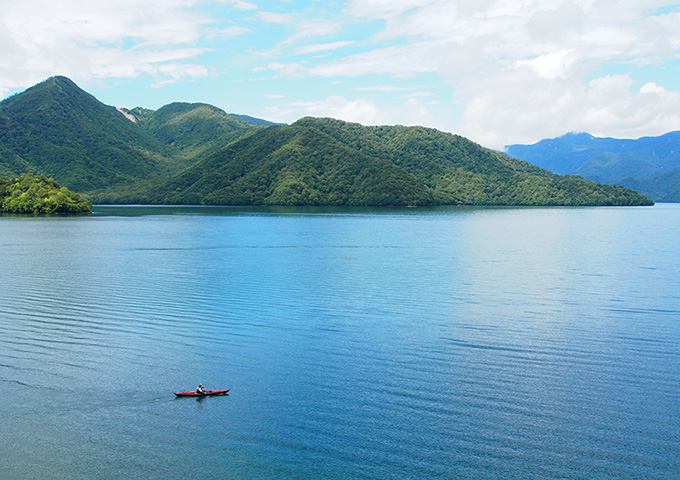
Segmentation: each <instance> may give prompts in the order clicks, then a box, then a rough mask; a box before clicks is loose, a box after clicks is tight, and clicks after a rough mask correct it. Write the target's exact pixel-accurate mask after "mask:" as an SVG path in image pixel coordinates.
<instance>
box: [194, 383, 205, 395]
mask: <svg viewBox="0 0 680 480" xmlns="http://www.w3.org/2000/svg"><path fill="white" fill-rule="evenodd" d="M196 393H201V394H204V395H205V385H200V384H199V385H198V388H197V389H196Z"/></svg>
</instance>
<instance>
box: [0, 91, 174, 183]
mask: <svg viewBox="0 0 680 480" xmlns="http://www.w3.org/2000/svg"><path fill="white" fill-rule="evenodd" d="M0 146H1V147H0V155H1V157H0V161H1V162H2V165H3V169H2V170H3V171H4V173H13V174H20V173H23V172H25V171H29V172H40V173H43V174H45V175H48V176H51V177H53V178H55V179H56V180H57V181H59V182H60V183H61V184H63V185H65V186H67V187H68V188H70V189H72V190H76V191H80V192H87V191H90V190H95V189H98V188H104V187H106V188H111V187H115V186H116V185H119V184H124V183H129V182H132V181H135V180H137V179H139V178H149V177H153V176H157V175H159V174H161V173H163V172H166V171H168V169H169V168H171V167H172V166H173V165H174V164H175V163H176V162H175V161H174V160H172V159H171V158H170V157H168V156H167V155H165V154H164V148H163V145H162V144H161V143H160V142H159V141H157V140H155V139H154V138H153V137H151V136H150V135H148V134H147V133H145V132H144V131H143V130H141V129H140V128H138V127H137V126H136V125H135V124H134V123H132V122H130V121H129V120H128V119H126V118H125V117H124V116H123V115H121V113H120V112H118V111H117V110H116V109H115V108H113V107H109V106H106V105H104V104H102V103H101V102H99V101H98V100H97V99H96V98H94V97H93V96H91V95H89V94H88V93H86V92H84V91H83V90H81V89H80V88H79V87H78V86H77V85H76V84H74V83H73V82H72V81H71V80H69V79H68V78H65V77H52V78H49V79H48V80H46V81H44V82H42V83H39V84H38V85H36V86H34V87H31V88H29V89H28V90H26V91H25V92H23V93H21V94H18V95H14V96H12V97H10V98H8V99H5V100H3V101H2V102H0Z"/></svg>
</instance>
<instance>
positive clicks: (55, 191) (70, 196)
mask: <svg viewBox="0 0 680 480" xmlns="http://www.w3.org/2000/svg"><path fill="white" fill-rule="evenodd" d="M91 209H92V204H91V203H90V202H89V201H88V200H87V199H86V198H85V197H83V196H82V195H79V194H77V193H74V192H72V191H70V190H69V189H67V188H66V187H61V186H60V185H59V184H58V183H57V182H55V181H54V180H52V179H51V178H47V177H45V176H43V175H39V176H35V175H32V174H30V173H26V174H24V175H21V176H20V177H13V178H2V177H0V212H2V213H28V214H56V213H87V212H90V211H91Z"/></svg>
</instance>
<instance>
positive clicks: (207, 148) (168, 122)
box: [128, 103, 252, 166]
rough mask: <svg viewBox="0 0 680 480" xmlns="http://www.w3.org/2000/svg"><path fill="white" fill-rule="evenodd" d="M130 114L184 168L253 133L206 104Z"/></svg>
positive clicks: (173, 106) (189, 104) (239, 122)
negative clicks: (178, 160)
mask: <svg viewBox="0 0 680 480" xmlns="http://www.w3.org/2000/svg"><path fill="white" fill-rule="evenodd" d="M128 113H129V114H130V115H132V116H133V117H134V118H135V121H136V122H137V123H139V125H140V126H141V127H142V129H143V130H145V131H146V132H148V133H149V134H150V135H151V136H153V137H154V138H155V139H156V140H158V141H160V142H161V143H162V144H163V145H165V146H167V147H168V149H169V153H170V154H171V155H172V156H173V157H175V158H177V159H180V160H181V162H182V163H183V164H184V165H185V166H186V165H188V164H190V163H192V162H193V161H195V160H197V159H199V158H201V157H203V156H205V155H206V154H209V153H212V152H214V151H215V150H217V149H219V148H222V147H223V146H225V145H226V144H227V143H229V142H231V141H233V140H236V139H238V138H239V137H241V136H243V135H246V134H249V133H250V132H251V131H252V127H251V126H250V125H248V124H247V123H246V122H244V121H242V120H239V119H237V118H235V117H234V116H233V115H229V114H228V113H226V112H225V111H224V110H221V109H219V108H217V107H213V106H212V105H207V104H204V103H171V104H169V105H166V106H164V107H161V108H159V109H158V110H156V111H151V110H144V109H140V108H137V109H133V110H130V111H129V112H128Z"/></svg>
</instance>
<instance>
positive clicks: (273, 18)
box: [259, 12, 295, 24]
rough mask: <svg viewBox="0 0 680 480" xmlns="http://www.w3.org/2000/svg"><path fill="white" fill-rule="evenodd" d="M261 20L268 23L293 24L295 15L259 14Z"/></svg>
mask: <svg viewBox="0 0 680 480" xmlns="http://www.w3.org/2000/svg"><path fill="white" fill-rule="evenodd" d="M259 15H260V18H261V19H262V21H263V22H266V23H277V24H286V23H292V22H293V20H294V19H295V15H293V14H292V13H274V12H259Z"/></svg>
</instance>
